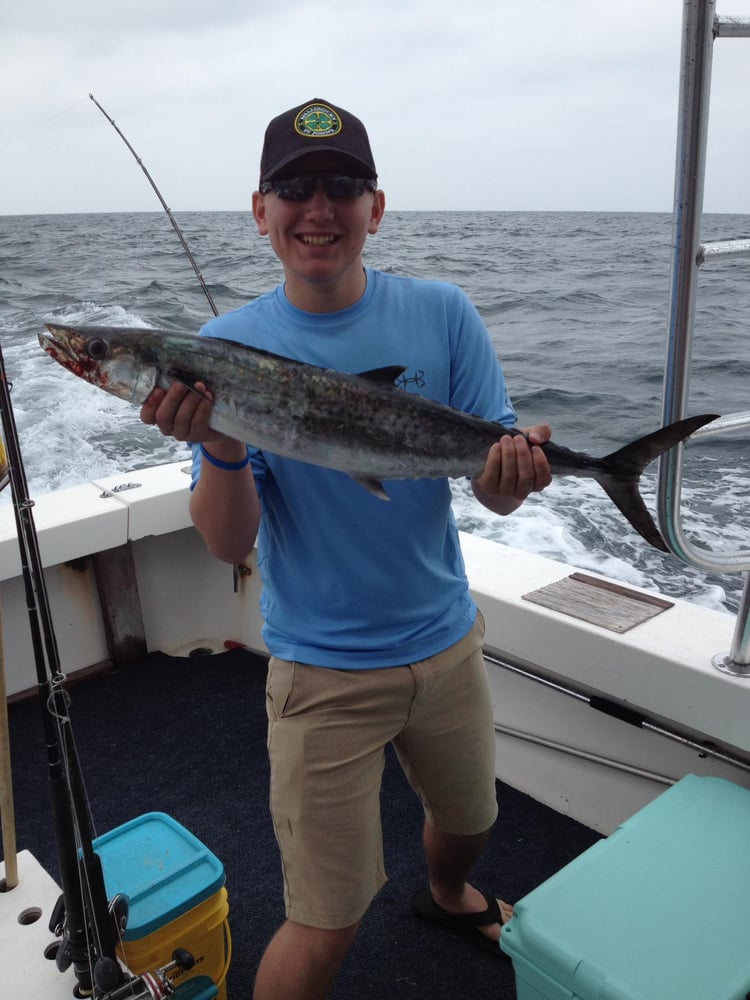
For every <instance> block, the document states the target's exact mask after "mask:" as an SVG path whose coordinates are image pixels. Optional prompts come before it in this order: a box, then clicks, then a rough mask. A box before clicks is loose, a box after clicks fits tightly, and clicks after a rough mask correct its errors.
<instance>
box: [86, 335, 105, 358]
mask: <svg viewBox="0 0 750 1000" xmlns="http://www.w3.org/2000/svg"><path fill="white" fill-rule="evenodd" d="M86 351H87V353H88V356H89V357H90V358H93V359H94V361H101V359H102V358H106V356H107V344H106V342H105V341H103V340H90V341H89V342H88V344H87V345H86Z"/></svg>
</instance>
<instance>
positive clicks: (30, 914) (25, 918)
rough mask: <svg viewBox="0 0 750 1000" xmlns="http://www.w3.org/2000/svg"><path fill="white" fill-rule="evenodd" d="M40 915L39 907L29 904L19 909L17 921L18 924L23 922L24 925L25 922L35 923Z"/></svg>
mask: <svg viewBox="0 0 750 1000" xmlns="http://www.w3.org/2000/svg"><path fill="white" fill-rule="evenodd" d="M41 915H42V911H41V909H40V907H38V906H29V907H28V908H27V909H25V910H21V912H20V913H19V914H18V922H19V924H23V925H24V926H25V925H26V924H35V923H36V922H37V920H39V918H40V917H41Z"/></svg>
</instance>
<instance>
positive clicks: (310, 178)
mask: <svg viewBox="0 0 750 1000" xmlns="http://www.w3.org/2000/svg"><path fill="white" fill-rule="evenodd" d="M318 181H321V182H322V184H323V190H324V191H325V193H326V194H327V195H328V197H329V198H333V199H334V200H336V201H343V200H346V199H350V198H359V196H360V195H361V194H363V193H364V192H365V191H374V190H375V188H376V184H375V182H374V181H370V180H365V179H364V178H362V177H342V176H339V175H338V174H320V175H319V176H315V175H313V174H303V175H302V176H301V177H290V178H289V179H288V180H283V181H268V182H266V183H265V184H263V185H262V186H261V191H263V190H264V188H265V189H266V190H267V191H268V190H273V191H275V192H276V194H277V196H278V197H279V198H281V199H282V200H283V201H307V199H308V198H310V197H312V194H313V191H314V190H315V186H316V184H317V183H318ZM264 193H265V192H264Z"/></svg>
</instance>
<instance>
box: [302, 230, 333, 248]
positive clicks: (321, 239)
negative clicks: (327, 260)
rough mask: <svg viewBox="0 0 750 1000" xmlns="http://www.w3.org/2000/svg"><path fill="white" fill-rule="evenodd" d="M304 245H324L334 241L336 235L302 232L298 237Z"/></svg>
mask: <svg viewBox="0 0 750 1000" xmlns="http://www.w3.org/2000/svg"><path fill="white" fill-rule="evenodd" d="M298 238H299V239H300V240H301V242H302V243H304V244H305V246H308V247H325V246H330V244H331V243H335V242H336V239H337V237H336V236H334V235H333V233H303V234H302V235H301V236H299V237H298Z"/></svg>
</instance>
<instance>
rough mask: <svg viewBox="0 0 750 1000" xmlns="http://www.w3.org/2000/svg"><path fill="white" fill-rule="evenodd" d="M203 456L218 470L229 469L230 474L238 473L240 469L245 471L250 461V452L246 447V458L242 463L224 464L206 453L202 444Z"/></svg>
mask: <svg viewBox="0 0 750 1000" xmlns="http://www.w3.org/2000/svg"><path fill="white" fill-rule="evenodd" d="M200 449H201V455H202V456H203V458H205V459H206V461H207V462H210V463H211V465H215V466H216V468H217V469H227V470H228V471H229V472H236V471H237V470H238V469H244V468H245V466H246V465H247V464H248V462H249V461H250V450H249V448H247V446H246V451H245V457H244V458H243V459H242V461H240V462H222V460H221V459H220V458H216V457H215V456H214V455H212V454H211V453H210V452H209V451H206V449H205V447H204V446H203V444H202V443H201V445H200Z"/></svg>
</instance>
